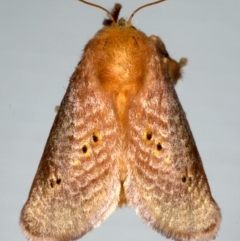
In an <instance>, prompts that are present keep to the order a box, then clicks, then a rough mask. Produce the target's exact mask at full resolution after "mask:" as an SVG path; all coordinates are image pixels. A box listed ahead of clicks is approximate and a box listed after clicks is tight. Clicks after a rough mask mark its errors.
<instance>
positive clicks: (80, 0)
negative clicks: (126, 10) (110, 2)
mask: <svg viewBox="0 0 240 241" xmlns="http://www.w3.org/2000/svg"><path fill="white" fill-rule="evenodd" d="M78 1H79V2H83V3H85V4H88V5H90V6H93V7H96V8H100V9H102V10H103V11H105V12H106V13H107V14H108V16H109V17H110V19H111V20H112V21H113V22H115V20H114V18H113V16H112V14H111V13H110V12H109V11H108V10H107V9H106V8H104V7H102V6H100V5H97V4H95V3H90V2H87V1H84V0H78Z"/></svg>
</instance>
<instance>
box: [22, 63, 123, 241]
mask: <svg viewBox="0 0 240 241" xmlns="http://www.w3.org/2000/svg"><path fill="white" fill-rule="evenodd" d="M80 67H81V65H80ZM79 71H80V72H79ZM116 133H118V130H117V125H116V119H115V113H114V110H113V106H112V101H111V99H110V98H109V97H108V95H107V94H106V93H105V92H104V91H103V90H102V89H101V88H100V86H99V83H98V80H97V79H96V78H95V77H94V76H93V74H92V73H89V74H88V73H86V72H84V71H82V70H79V69H77V70H76V72H75V74H73V76H72V78H71V81H70V84H69V87H68V89H67V92H66V94H65V97H64V99H63V101H62V103H61V106H60V109H59V111H58V114H57V116H56V119H55V121H54V124H53V127H52V129H51V132H50V135H49V138H48V141H47V144H46V146H45V149H44V153H43V156H42V159H41V161H40V164H39V167H38V170H37V173H36V176H35V179H34V182H33V184H32V188H31V191H30V194H29V198H28V201H27V202H26V204H25V206H24V207H23V210H22V213H21V218H20V224H21V226H22V228H23V230H24V233H25V235H26V236H27V237H28V238H29V239H30V240H37V241H40V240H44V241H46V240H58V241H66V240H75V239H77V238H79V237H81V236H82V235H84V234H85V233H87V232H88V231H90V230H91V229H92V228H94V227H96V226H98V225H99V224H100V223H101V222H102V221H103V220H105V219H106V217H107V216H108V215H109V214H110V213H111V212H112V211H113V210H114V209H115V207H116V206H117V203H118V199H119V192H120V184H119V171H118V168H117V161H116V157H117V156H118V155H119V154H118V143H119V141H118V140H117V139H118V137H117V134H116Z"/></svg>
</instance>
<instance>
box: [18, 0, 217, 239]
mask: <svg viewBox="0 0 240 241" xmlns="http://www.w3.org/2000/svg"><path fill="white" fill-rule="evenodd" d="M80 1H81V2H84V3H87V4H90V5H93V6H97V7H99V8H101V9H103V10H105V11H106V12H107V13H108V15H109V17H110V19H109V20H105V21H104V25H105V26H104V27H103V29H101V30H100V31H99V32H98V33H97V34H96V35H95V36H94V37H93V39H91V40H90V41H89V42H88V43H87V45H86V47H85V49H84V53H83V56H82V59H81V61H80V62H79V63H78V65H77V67H76V69H75V72H74V73H73V75H72V76H71V78H70V83H69V86H68V88H67V91H66V94H65V96H64V98H63V100H62V102H61V105H60V107H59V110H58V112H57V115H56V118H55V120H54V123H53V126H52V129H51V131H50V134H49V137H48V140H47V143H46V146H45V149H44V151H43V155H42V158H41V161H40V164H39V167H38V170H37V173H36V175H35V178H34V181H33V184H32V187H31V190H30V193H29V197H28V200H27V202H26V204H25V205H24V207H23V209H22V212H21V217H20V225H21V227H22V229H23V232H24V234H25V236H26V237H27V238H28V239H29V240H32V241H43V240H44V241H56V240H57V241H70V240H76V239H78V238H80V237H82V236H83V235H84V234H86V233H87V232H89V231H90V230H92V229H94V228H96V227H97V226H99V225H100V224H101V223H102V222H103V221H104V220H105V219H106V218H107V217H108V216H109V215H110V214H111V213H112V212H113V211H114V210H115V209H116V208H117V207H121V206H123V205H128V206H131V207H134V208H135V209H136V212H137V214H138V215H139V216H140V217H141V218H142V219H143V220H144V221H145V222H146V223H147V224H148V225H149V226H151V227H152V228H153V229H154V230H156V231H157V232H159V233H161V234H163V235H164V236H165V237H167V238H172V239H173V240H176V241H190V240H195V241H203V240H212V239H214V238H215V237H216V234H217V231H218V230H219V226H220V221H221V212H220V209H219V207H218V205H217V204H216V202H215V201H214V199H213V197H212V195H211V191H210V187H209V184H208V181H207V177H206V174H205V172H204V168H203V164H202V161H201V158H200V155H199V153H198V150H197V147H196V144H195V141H194V138H193V135H192V133H191V130H190V127H189V124H188V122H187V119H186V115H185V112H184V111H183V109H182V106H181V104H180V102H179V99H178V97H177V94H176V91H175V89H174V85H175V84H176V82H177V81H178V79H179V78H180V77H181V69H182V67H183V66H184V65H185V64H186V59H184V58H182V59H181V60H180V61H179V62H178V61H175V60H174V59H172V58H171V57H170V56H169V54H168V52H167V50H166V47H165V45H164V43H163V42H162V40H161V39H160V38H159V37H157V36H154V35H152V36H150V37H148V36H146V34H144V33H143V32H141V31H140V30H137V29H136V28H135V27H134V26H132V24H131V20H132V17H133V15H134V14H135V13H136V12H137V11H138V10H139V9H141V8H143V7H146V6H149V5H152V4H156V3H159V2H163V1H164V0H160V1H156V2H153V3H149V4H146V5H144V6H142V7H140V8H138V9H137V10H135V11H134V13H133V14H132V15H131V17H130V18H129V20H128V21H126V20H124V19H122V18H121V19H120V20H118V15H119V12H120V9H121V5H119V4H116V5H115V9H114V10H113V12H112V13H110V12H108V11H107V10H106V9H104V8H103V7H101V6H98V5H95V4H92V3H88V2H86V1H82V0H80Z"/></svg>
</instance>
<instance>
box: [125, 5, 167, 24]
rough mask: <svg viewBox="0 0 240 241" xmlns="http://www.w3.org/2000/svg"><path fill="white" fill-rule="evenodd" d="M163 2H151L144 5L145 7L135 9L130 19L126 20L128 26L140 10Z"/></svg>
mask: <svg viewBox="0 0 240 241" xmlns="http://www.w3.org/2000/svg"><path fill="white" fill-rule="evenodd" d="M164 1H166V0H159V1H155V2H151V3H147V4H145V5H143V6H141V7H139V8H137V9H136V10H135V11H134V12H133V13H132V15H131V16H130V18H129V19H128V21H127V22H128V24H131V21H132V18H133V16H134V15H135V13H136V12H138V11H139V10H140V9H142V8H145V7H148V6H151V5H154V4H158V3H161V2H164Z"/></svg>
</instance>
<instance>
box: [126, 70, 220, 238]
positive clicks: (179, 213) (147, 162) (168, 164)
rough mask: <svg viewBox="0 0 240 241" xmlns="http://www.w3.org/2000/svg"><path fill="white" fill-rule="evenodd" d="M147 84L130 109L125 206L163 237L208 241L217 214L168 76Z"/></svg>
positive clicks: (150, 79)
mask: <svg viewBox="0 0 240 241" xmlns="http://www.w3.org/2000/svg"><path fill="white" fill-rule="evenodd" d="M160 67H161V66H160ZM159 71H160V72H162V73H164V70H163V69H161V68H160V69H159ZM145 82H146V83H145V85H144V88H143V89H142V90H141V91H140V92H139V94H138V95H137V96H136V97H135V98H134V100H133V101H132V104H131V107H130V109H129V145H128V158H127V169H128V175H127V180H126V182H125V189H126V197H127V200H128V203H129V204H130V205H132V206H135V207H136V210H137V213H138V214H139V215H140V216H141V217H142V218H143V219H144V220H145V221H146V222H147V223H148V224H149V225H150V226H152V227H153V228H154V229H156V230H157V231H158V232H161V233H163V234H164V235H165V236H166V237H171V238H173V239H175V240H179V241H183V240H192V239H194V240H209V239H212V238H214V237H215V235H216V232H217V230H218V228H219V223H220V220H221V214H220V210H219V208H218V206H217V204H216V203H215V201H214V199H213V198H212V196H211V192H210V188H209V185H208V181H207V178H206V175H205V172H204V169H203V165H202V162H201V158H200V156H199V154H198V151H197V147H196V145H195V142H194V139H193V136H192V133H191V131H190V128H189V125H188V122H187V120H186V116H185V113H184V111H183V109H182V107H181V104H180V102H179V100H178V97H177V95H176V92H175V89H174V87H173V85H172V83H171V81H170V79H169V78H168V76H167V74H166V75H165V74H160V75H159V77H158V79H154V76H152V77H147V78H146V80H145Z"/></svg>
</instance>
